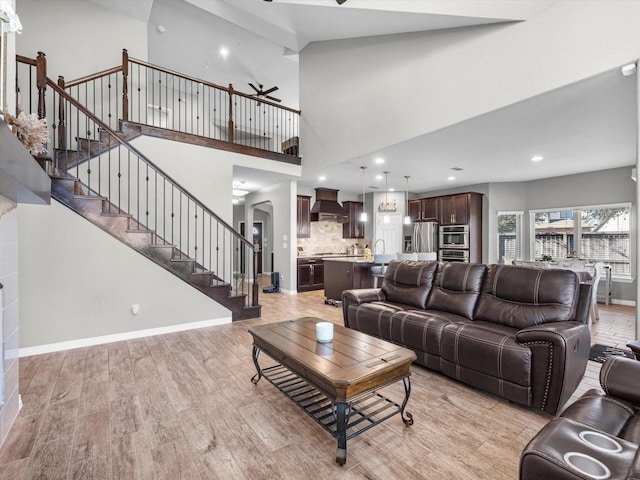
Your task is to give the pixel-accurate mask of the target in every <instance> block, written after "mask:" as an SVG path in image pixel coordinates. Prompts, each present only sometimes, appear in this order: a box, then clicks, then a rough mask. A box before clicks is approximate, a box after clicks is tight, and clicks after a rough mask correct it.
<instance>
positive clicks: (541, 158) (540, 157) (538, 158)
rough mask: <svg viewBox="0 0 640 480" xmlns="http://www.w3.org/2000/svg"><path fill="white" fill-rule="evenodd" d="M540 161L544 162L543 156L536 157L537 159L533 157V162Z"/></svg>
mask: <svg viewBox="0 0 640 480" xmlns="http://www.w3.org/2000/svg"><path fill="white" fill-rule="evenodd" d="M540 160H544V157H543V156H542V155H536V156H535V157H531V161H532V162H539V161H540Z"/></svg>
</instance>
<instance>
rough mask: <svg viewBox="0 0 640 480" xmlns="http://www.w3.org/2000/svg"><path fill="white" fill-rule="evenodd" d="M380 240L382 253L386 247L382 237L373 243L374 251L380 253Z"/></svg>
mask: <svg viewBox="0 0 640 480" xmlns="http://www.w3.org/2000/svg"><path fill="white" fill-rule="evenodd" d="M378 242H382V253H384V252H385V250H386V247H385V246H384V240H383V239H382V238H379V239H378V240H376V243H374V244H373V250H374V253H378Z"/></svg>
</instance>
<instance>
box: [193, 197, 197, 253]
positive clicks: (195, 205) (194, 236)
mask: <svg viewBox="0 0 640 480" xmlns="http://www.w3.org/2000/svg"><path fill="white" fill-rule="evenodd" d="M193 210H194V211H195V213H194V215H193V258H194V260H195V261H196V262H197V261H198V204H197V203H195V202H194V205H193Z"/></svg>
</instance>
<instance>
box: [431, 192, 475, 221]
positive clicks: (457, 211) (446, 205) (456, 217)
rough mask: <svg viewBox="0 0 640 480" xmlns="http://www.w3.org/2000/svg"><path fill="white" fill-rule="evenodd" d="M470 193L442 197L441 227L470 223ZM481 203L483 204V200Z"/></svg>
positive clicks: (439, 217)
mask: <svg viewBox="0 0 640 480" xmlns="http://www.w3.org/2000/svg"><path fill="white" fill-rule="evenodd" d="M470 197H471V194H470V193H462V194H458V195H447V196H444V197H440V209H439V210H440V213H439V215H438V222H439V223H440V225H466V224H467V223H469V208H470V205H469V203H470V200H471V198H470ZM479 198H480V201H481V202H482V198H481V197H479Z"/></svg>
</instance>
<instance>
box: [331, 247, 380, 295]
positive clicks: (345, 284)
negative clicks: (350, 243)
mask: <svg viewBox="0 0 640 480" xmlns="http://www.w3.org/2000/svg"><path fill="white" fill-rule="evenodd" d="M371 265H373V261H372V260H369V259H366V258H365V257H334V258H327V257H325V258H324V278H325V279H326V281H325V284H324V296H325V297H326V300H325V303H330V304H333V305H339V304H341V303H342V292H343V291H345V290H350V289H354V288H371V286H372V284H373V281H372V277H371Z"/></svg>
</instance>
